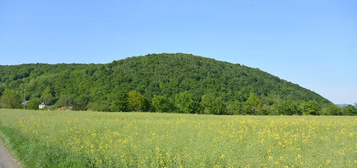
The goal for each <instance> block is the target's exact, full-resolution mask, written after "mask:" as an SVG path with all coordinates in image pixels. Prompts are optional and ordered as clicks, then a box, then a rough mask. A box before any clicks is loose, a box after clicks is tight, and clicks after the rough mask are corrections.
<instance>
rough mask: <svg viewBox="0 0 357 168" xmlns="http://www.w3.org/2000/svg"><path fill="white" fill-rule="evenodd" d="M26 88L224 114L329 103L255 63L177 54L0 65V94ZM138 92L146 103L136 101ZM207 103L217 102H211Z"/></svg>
mask: <svg viewBox="0 0 357 168" xmlns="http://www.w3.org/2000/svg"><path fill="white" fill-rule="evenodd" d="M24 89H25V90H26V100H30V101H29V102H31V101H32V102H36V103H37V102H39V101H46V102H47V103H48V104H50V105H52V107H53V108H57V107H62V106H70V105H74V106H76V108H77V109H81V110H86V109H90V110H97V111H130V110H138V111H160V110H163V111H176V112H192V113H197V112H199V113H204V112H205V113H209V112H211V113H219V112H217V111H220V110H222V109H220V108H224V109H223V110H224V111H225V113H228V112H230V113H239V114H258V113H267V114H270V113H278V112H279V107H281V106H282V105H293V106H294V107H297V108H298V109H296V110H293V111H296V113H298V112H300V113H301V110H303V109H301V108H300V107H302V106H303V105H305V104H306V103H307V102H309V101H310V102H311V101H314V102H317V103H318V104H319V107H323V106H325V105H330V102H329V101H328V100H327V99H325V98H323V97H321V96H320V95H318V94H316V93H314V92H312V91H310V90H308V89H305V88H302V87H300V86H299V85H297V84H293V83H291V82H288V81H285V80H282V79H279V78H278V77H276V76H273V75H271V74H269V73H266V72H263V71H261V70H259V69H255V68H249V67H246V66H243V65H239V64H232V63H228V62H222V61H216V60H214V59H209V58H204V57H200V56H194V55H190V54H181V53H177V54H166V53H164V54H149V55H146V56H138V57H130V58H126V59H122V60H118V61H113V62H112V63H108V64H56V65H51V64H23V65H15V66H0V96H1V95H4V93H5V90H8V92H10V90H11V93H15V94H17V95H19V97H21V96H22V95H23V90H24ZM129 92H130V93H129ZM135 96H136V98H137V100H136V99H135V101H139V102H140V100H141V99H140V98H142V100H145V101H143V102H146V103H141V104H140V103H139V104H135V102H133V101H134V100H133V97H135ZM21 99H23V98H21ZM184 101H191V103H188V104H187V103H186V104H185V102H184ZM160 102H161V105H162V106H165V108H161V107H160V106H161V105H160ZM207 102H211V104H213V105H214V104H220V105H221V106H219V105H217V107H209V108H211V109H208V106H210V105H211V104H209V103H207ZM133 103H134V104H133ZM165 103H166V105H163V104H165ZM248 104H249V106H248ZM2 105H3V106H5V105H6V103H4V102H3V103H2ZM184 106H185V107H184ZM186 106H187V107H186ZM184 108H185V109H184ZM207 111H208V112H207ZM294 113H295V112H294Z"/></svg>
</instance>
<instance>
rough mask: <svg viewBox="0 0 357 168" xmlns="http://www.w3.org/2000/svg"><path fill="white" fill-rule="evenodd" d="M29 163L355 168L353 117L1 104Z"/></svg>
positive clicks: (0, 114) (6, 129)
mask: <svg viewBox="0 0 357 168" xmlns="http://www.w3.org/2000/svg"><path fill="white" fill-rule="evenodd" d="M0 137H1V138H2V139H3V140H4V141H5V144H6V145H7V146H8V147H9V148H11V150H12V151H13V153H15V156H16V157H17V158H18V159H19V160H20V161H21V163H22V164H23V165H25V166H26V167H357V117H336V116H334V117H327V116H316V117H314V116H209V115H189V114H187V115H183V114H182V115H180V114H163V113H96V112H63V111H50V112H49V111H24V110H5V109H0Z"/></svg>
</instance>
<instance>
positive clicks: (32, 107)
mask: <svg viewBox="0 0 357 168" xmlns="http://www.w3.org/2000/svg"><path fill="white" fill-rule="evenodd" d="M39 104H41V100H40V99H39V98H33V99H30V101H29V102H28V103H27V105H26V109H29V110H38V106H39Z"/></svg>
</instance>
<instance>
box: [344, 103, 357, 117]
mask: <svg viewBox="0 0 357 168" xmlns="http://www.w3.org/2000/svg"><path fill="white" fill-rule="evenodd" d="M342 113H343V114H344V115H357V109H356V108H355V107H354V106H353V105H351V104H349V105H347V106H346V107H344V108H343V109H342Z"/></svg>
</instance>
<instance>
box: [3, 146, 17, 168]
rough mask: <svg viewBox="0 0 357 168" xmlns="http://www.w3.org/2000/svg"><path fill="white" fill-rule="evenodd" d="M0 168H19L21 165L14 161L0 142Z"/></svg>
mask: <svg viewBox="0 0 357 168" xmlns="http://www.w3.org/2000/svg"><path fill="white" fill-rule="evenodd" d="M0 168H21V165H20V163H19V162H18V161H16V160H15V159H14V158H13V157H12V156H11V155H10V154H9V152H8V151H7V149H6V148H5V147H4V145H3V144H2V142H1V141H0Z"/></svg>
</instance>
